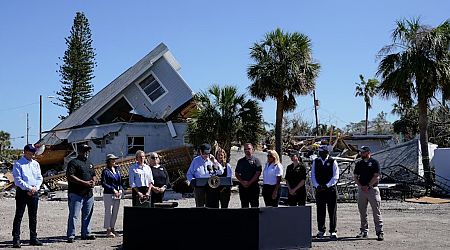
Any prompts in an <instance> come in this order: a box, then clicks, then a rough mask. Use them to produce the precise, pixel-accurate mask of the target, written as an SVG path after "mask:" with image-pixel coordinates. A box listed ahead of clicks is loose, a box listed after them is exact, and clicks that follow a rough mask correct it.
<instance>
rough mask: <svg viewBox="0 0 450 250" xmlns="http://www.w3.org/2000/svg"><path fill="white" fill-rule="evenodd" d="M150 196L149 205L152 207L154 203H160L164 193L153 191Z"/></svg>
mask: <svg viewBox="0 0 450 250" xmlns="http://www.w3.org/2000/svg"><path fill="white" fill-rule="evenodd" d="M151 192H152V196H151V197H150V206H151V207H154V206H155V203H161V202H162V200H163V197H164V193H155V192H153V191H151Z"/></svg>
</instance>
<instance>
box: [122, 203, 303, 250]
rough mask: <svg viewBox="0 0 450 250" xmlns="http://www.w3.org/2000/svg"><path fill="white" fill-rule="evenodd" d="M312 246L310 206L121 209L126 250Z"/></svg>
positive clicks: (297, 247) (290, 247)
mask: <svg viewBox="0 0 450 250" xmlns="http://www.w3.org/2000/svg"><path fill="white" fill-rule="evenodd" d="M151 225H154V227H152V226H151ZM154 228H157V230H155V229H154ZM149 235H151V239H150V238H149ZM311 241H312V240H311V207H310V206H304V207H278V208H272V207H265V208H227V209H218V208H166V209H164V208H140V207H125V208H124V219H123V248H124V249H140V248H142V247H143V246H148V248H151V249H196V250H197V249H200V250H202V249H205V250H206V249H208V250H211V249H227V250H230V249H243V250H244V249H245V250H248V249H299V248H310V247H311Z"/></svg>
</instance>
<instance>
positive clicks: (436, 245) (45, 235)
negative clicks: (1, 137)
mask: <svg viewBox="0 0 450 250" xmlns="http://www.w3.org/2000/svg"><path fill="white" fill-rule="evenodd" d="M177 202H179V207H193V206H194V199H193V198H183V199H180V200H177ZM239 204H240V203H239V196H238V194H235V193H234V194H232V198H231V203H230V207H233V208H238V207H239ZM260 204H261V205H263V204H264V203H263V201H262V199H261V203H260ZM124 205H125V206H129V205H131V200H128V199H127V200H123V201H122V204H121V209H120V212H119V218H118V220H117V225H116V228H117V229H118V230H119V231H120V230H121V229H122V220H123V206H124ZM308 205H309V206H312V211H313V214H312V220H313V223H312V225H313V228H312V232H311V234H312V235H314V234H315V233H316V217H315V204H308ZM14 209H15V201H14V199H13V198H3V199H0V248H10V247H11V244H12V241H11V240H12V238H11V230H12V221H13V217H14ZM369 210H370V209H369ZM103 213H104V212H103V202H102V201H96V203H95V209H94V216H93V220H92V230H93V232H94V233H95V234H96V235H97V236H98V238H97V239H96V240H94V241H82V240H77V241H75V243H72V244H69V243H66V242H65V231H66V225H67V214H68V208H67V202H63V201H47V200H45V199H41V201H40V203H39V210H38V237H39V238H40V239H41V240H42V241H43V242H44V244H45V245H44V246H43V247H36V249H66V248H67V249H69V248H72V249H73V248H80V249H117V248H120V246H121V244H122V238H115V239H111V238H105V237H104V232H103V228H102V226H103ZM382 215H383V219H384V225H385V226H384V231H385V241H383V242H378V241H376V239H375V234H374V233H373V231H371V232H369V239H367V240H360V239H356V238H355V237H354V236H356V234H357V233H358V231H359V215H358V210H357V204H356V203H340V204H339V205H338V236H339V239H338V240H337V241H329V240H326V239H325V240H320V241H319V240H315V239H313V243H312V246H313V248H314V249H355V248H356V249H450V239H449V227H450V216H449V215H450V204H448V203H447V204H441V205H427V204H415V203H407V202H400V201H383V204H382ZM369 218H371V214H369ZM327 223H328V222H327ZM369 225H370V228H371V229H373V222H372V221H370V224H369ZM79 226H80V225H77V228H78V229H77V231H78V232H79ZM286 230H288V229H286ZM21 231H22V244H23V248H24V249H33V247H31V246H29V245H28V239H29V232H28V216H27V215H26V213H25V216H24V221H23V223H22V230H21ZM167 249H170V247H168V248H167Z"/></svg>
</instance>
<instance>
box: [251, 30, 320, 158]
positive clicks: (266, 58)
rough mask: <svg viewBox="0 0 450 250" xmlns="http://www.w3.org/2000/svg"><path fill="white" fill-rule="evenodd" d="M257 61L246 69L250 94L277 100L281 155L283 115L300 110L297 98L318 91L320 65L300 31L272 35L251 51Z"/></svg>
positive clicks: (278, 138) (278, 149) (277, 127)
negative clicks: (316, 88)
mask: <svg viewBox="0 0 450 250" xmlns="http://www.w3.org/2000/svg"><path fill="white" fill-rule="evenodd" d="M250 57H251V58H252V59H253V60H254V61H255V64H252V65H250V66H249V67H248V69H247V75H248V77H249V79H250V80H252V81H253V83H252V84H251V85H250V86H249V87H248V89H249V90H250V94H251V95H252V96H254V97H256V98H258V99H260V100H262V101H265V100H266V99H267V98H272V99H275V101H276V103H277V107H276V118H275V150H276V151H277V152H278V154H280V155H281V153H282V148H281V143H282V139H281V138H282V124H283V114H284V112H287V111H292V110H294V109H295V108H296V107H297V102H296V101H295V97H296V96H298V95H307V94H308V93H310V92H311V91H313V90H314V89H315V80H316V78H317V75H318V73H319V69H320V65H319V64H318V63H315V62H314V60H313V58H312V52H311V40H310V39H309V38H308V37H307V36H306V35H304V34H300V33H298V32H294V33H288V32H286V33H285V32H283V31H282V30H281V29H279V28H278V29H276V30H275V31H272V32H269V33H267V34H266V35H265V39H264V40H263V41H261V42H260V43H255V44H254V45H253V47H251V48H250Z"/></svg>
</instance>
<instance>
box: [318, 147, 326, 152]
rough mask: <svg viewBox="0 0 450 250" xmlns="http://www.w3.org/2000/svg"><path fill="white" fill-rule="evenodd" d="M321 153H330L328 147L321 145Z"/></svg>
mask: <svg viewBox="0 0 450 250" xmlns="http://www.w3.org/2000/svg"><path fill="white" fill-rule="evenodd" d="M319 152H328V145H320V147H319Z"/></svg>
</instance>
